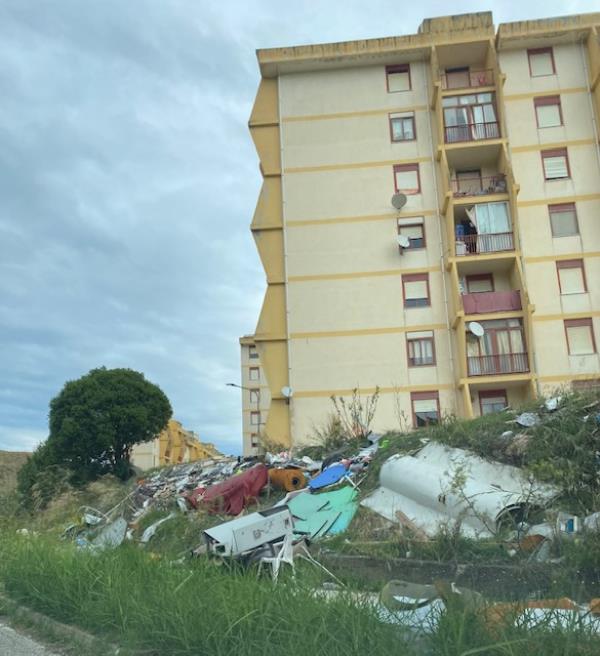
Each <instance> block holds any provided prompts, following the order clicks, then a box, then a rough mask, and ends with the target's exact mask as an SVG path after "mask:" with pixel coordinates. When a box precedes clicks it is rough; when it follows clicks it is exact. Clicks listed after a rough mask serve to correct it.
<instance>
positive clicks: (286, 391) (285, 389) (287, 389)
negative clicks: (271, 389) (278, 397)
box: [281, 387, 292, 399]
mask: <svg viewBox="0 0 600 656" xmlns="http://www.w3.org/2000/svg"><path fill="white" fill-rule="evenodd" d="M281 393H282V394H283V396H285V398H286V399H290V398H291V397H292V388H291V387H282V388H281Z"/></svg>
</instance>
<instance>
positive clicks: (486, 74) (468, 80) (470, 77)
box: [440, 68, 494, 89]
mask: <svg viewBox="0 0 600 656" xmlns="http://www.w3.org/2000/svg"><path fill="white" fill-rule="evenodd" d="M440 78H441V81H442V89H468V88H471V87H490V86H492V85H493V84H494V71H493V70H492V69H491V68H487V69H481V70H473V71H451V72H446V73H442V74H441V75H440Z"/></svg>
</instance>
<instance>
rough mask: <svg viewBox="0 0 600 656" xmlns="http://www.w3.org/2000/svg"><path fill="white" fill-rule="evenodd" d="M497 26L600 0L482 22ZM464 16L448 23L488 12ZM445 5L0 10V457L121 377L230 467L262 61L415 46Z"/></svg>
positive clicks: (160, 0) (73, 2) (253, 293)
mask: <svg viewBox="0 0 600 656" xmlns="http://www.w3.org/2000/svg"><path fill="white" fill-rule="evenodd" d="M494 5H495V8H494V16H495V20H496V22H501V21H508V20H520V19H524V18H533V17H541V16H552V15H559V14H565V13H576V12H583V11H593V10H594V9H595V8H597V3H596V2H595V0H588V1H586V0H581V1H578V2H574V1H572V2H564V1H558V0H544V1H543V2H537V1H536V2H533V1H529V2H527V3H515V2H514V1H511V0H506V1H497V2H495V3H494ZM482 9H484V7H483V6H482V5H481V3H480V2H468V1H461V0H458V1H457V2H456V3H455V4H454V5H453V6H452V10H453V12H454V13H462V12H468V11H477V10H482ZM446 13H448V3H447V2H434V1H427V0H425V1H421V2H419V3H417V4H416V5H413V4H412V3H403V2H398V0H389V1H388V0H368V1H367V0H344V2H333V1H331V2H325V1H322V2H317V1H309V0H295V2H290V3H284V2H281V1H275V0H262V1H259V0H229V1H228V2H223V1H219V2H217V1H213V0H0V61H1V64H0V449H13V450H20V449H24V450H25V449H26V450H29V449H31V448H33V447H34V446H35V445H36V444H37V443H38V442H39V441H40V440H42V439H44V438H45V437H46V426H47V413H48V403H49V401H50V399H51V398H52V397H53V396H55V395H56V394H57V393H58V392H59V391H60V389H61V387H62V385H63V384H64V382H65V381H66V380H72V379H74V378H78V377H79V376H81V375H82V374H84V373H86V372H87V371H89V370H90V369H92V368H94V367H98V366H102V365H105V366H107V367H130V368H133V369H137V370H139V371H142V372H144V373H145V375H146V376H147V378H148V379H149V380H151V381H152V382H155V383H157V384H158V385H160V386H161V388H162V389H163V390H164V391H165V393H166V394H167V395H168V397H169V398H170V399H171V403H172V405H173V408H174V411H175V416H176V417H177V418H178V419H180V420H181V421H182V422H183V423H184V425H185V426H187V427H189V428H192V429H194V430H196V431H197V432H199V433H200V436H201V437H202V438H203V439H206V440H210V441H214V442H216V443H217V444H218V445H219V446H220V447H221V448H222V449H224V450H226V451H228V452H239V450H240V440H241V438H240V435H241V418H240V398H239V394H238V390H235V389H232V388H228V387H225V383H227V382H229V381H236V382H237V381H239V366H238V352H239V349H238V342H237V339H238V336H239V335H241V334H244V333H250V332H252V331H253V329H254V327H255V324H256V319H257V316H258V312H259V309H260V304H261V301H262V295H263V290H264V277H263V272H262V268H261V266H260V262H259V260H258V256H257V255H256V251H255V249H254V245H253V241H252V237H251V234H250V231H249V227H248V226H249V223H250V219H251V217H252V213H253V211H254V206H255V203H256V198H257V194H258V191H259V188H260V174H259V171H258V161H257V157H256V154H255V151H254V148H253V145H252V142H251V139H250V135H249V133H248V130H247V127H246V125H247V119H248V116H249V113H250V110H251V106H252V102H253V99H254V94H255V91H256V87H257V85H258V82H259V75H258V68H257V66H256V60H255V53H254V51H255V49H256V48H261V47H272V46H279V45H295V44H300V43H315V42H322V41H341V40H348V39H358V38H368V37H377V36H389V35H392V34H406V33H412V32H415V31H416V29H417V27H418V25H419V23H420V21H421V20H422V19H423V18H424V17H428V16H436V15H443V14H446Z"/></svg>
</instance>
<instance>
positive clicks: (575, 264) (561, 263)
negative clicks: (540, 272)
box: [556, 259, 588, 294]
mask: <svg viewBox="0 0 600 656" xmlns="http://www.w3.org/2000/svg"><path fill="white" fill-rule="evenodd" d="M560 269H581V278H582V280H583V292H581V293H582V294H583V293H585V292H587V290H588V288H587V279H586V277H585V267H584V266H583V259H578V260H557V261H556V277H557V278H558V290H559V291H560V293H561V294H562V293H563V291H562V287H561V284H560V274H559V273H558V272H559V271H560Z"/></svg>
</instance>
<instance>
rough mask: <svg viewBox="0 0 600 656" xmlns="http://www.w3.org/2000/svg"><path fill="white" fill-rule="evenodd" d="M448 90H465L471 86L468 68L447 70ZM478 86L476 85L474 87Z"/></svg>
mask: <svg viewBox="0 0 600 656" xmlns="http://www.w3.org/2000/svg"><path fill="white" fill-rule="evenodd" d="M445 82H446V87H445V88H446V89H464V88H465V87H470V86H471V75H470V73H469V67H468V66H461V67H460V68H447V69H446V72H445ZM473 86H476V85H473Z"/></svg>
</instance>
